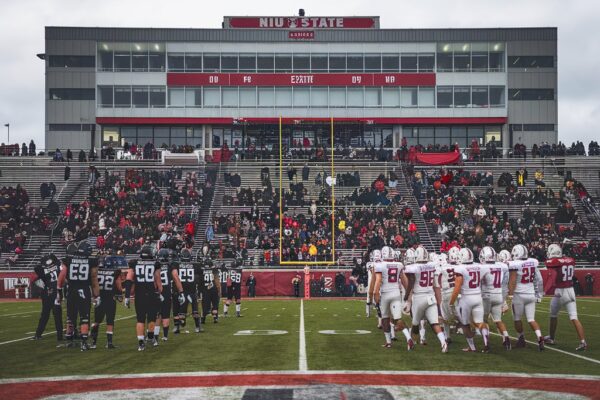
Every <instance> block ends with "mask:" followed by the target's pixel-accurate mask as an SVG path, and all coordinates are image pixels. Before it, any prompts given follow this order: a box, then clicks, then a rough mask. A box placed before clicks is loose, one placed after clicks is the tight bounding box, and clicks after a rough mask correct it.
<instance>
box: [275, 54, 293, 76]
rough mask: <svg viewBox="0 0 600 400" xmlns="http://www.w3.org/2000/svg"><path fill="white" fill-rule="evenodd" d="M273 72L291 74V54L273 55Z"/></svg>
mask: <svg viewBox="0 0 600 400" xmlns="http://www.w3.org/2000/svg"><path fill="white" fill-rule="evenodd" d="M275 72H292V55H291V54H275Z"/></svg>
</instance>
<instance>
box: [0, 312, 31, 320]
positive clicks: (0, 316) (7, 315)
mask: <svg viewBox="0 0 600 400" xmlns="http://www.w3.org/2000/svg"><path fill="white" fill-rule="evenodd" d="M36 312H39V311H27V312H21V313H16V314H3V315H0V318H2V317H14V316H15V315H24V314H34V313H36Z"/></svg>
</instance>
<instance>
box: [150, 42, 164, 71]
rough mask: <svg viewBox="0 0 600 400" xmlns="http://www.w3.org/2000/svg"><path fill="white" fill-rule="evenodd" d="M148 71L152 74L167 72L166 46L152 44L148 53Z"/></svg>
mask: <svg viewBox="0 0 600 400" xmlns="http://www.w3.org/2000/svg"><path fill="white" fill-rule="evenodd" d="M148 66H149V68H148V70H149V71H150V72H164V71H165V45H164V44H161V43H151V44H150V51H149V53H148Z"/></svg>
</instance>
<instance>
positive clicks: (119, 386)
mask: <svg viewBox="0 0 600 400" xmlns="http://www.w3.org/2000/svg"><path fill="white" fill-rule="evenodd" d="M55 379H57V380H52V378H40V380H35V379H26V381H25V382H23V381H21V382H18V380H6V381H5V382H6V383H0V398H5V399H13V400H19V399H39V398H43V397H46V396H51V395H69V394H83V393H90V392H102V391H106V390H124V391H129V390H136V389H150V388H157V389H158V388H194V387H199V388H206V387H227V386H229V387H235V386H240V385H241V386H245V387H248V386H249V387H261V386H264V387H268V386H280V387H281V386H290V387H292V386H295V387H298V386H299V387H302V386H311V385H328V384H330V385H348V386H358V385H361V386H418V387H453V388H461V387H462V388H500V389H501V388H510V389H525V390H535V391H545V392H554V393H556V392H559V393H569V394H575V395H580V396H585V397H587V398H590V399H600V378H596V377H589V378H588V377H583V376H576V377H572V378H565V377H560V376H557V377H552V376H550V375H534V374H532V375H528V374H504V375H493V374H476V373H446V374H439V375H438V374H436V373H431V372H424V373H419V372H407V373H402V372H398V373H391V372H381V373H376V372H373V371H370V372H360V373H359V372H352V373H341V372H331V373H328V372H324V371H323V372H314V371H311V373H294V372H282V373H273V372H266V373H264V374H261V373H260V372H256V373H223V374H218V373H217V374H215V373H205V374H202V373H198V374H158V375H155V376H153V375H148V374H144V375H139V376H136V375H130V376H123V377H113V376H110V377H109V376H107V377H101V376H98V377H90V378H85V377H74V378H73V379H70V378H60V377H59V378H55Z"/></svg>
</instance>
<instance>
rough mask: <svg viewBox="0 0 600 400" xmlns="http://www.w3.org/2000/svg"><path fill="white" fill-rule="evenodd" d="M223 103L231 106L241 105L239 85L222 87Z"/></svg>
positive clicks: (224, 105) (225, 105)
mask: <svg viewBox="0 0 600 400" xmlns="http://www.w3.org/2000/svg"><path fill="white" fill-rule="evenodd" d="M221 105H222V106H223V107H229V108H231V107H235V108H237V107H238V106H239V94H238V88H237V87H224V88H223V89H221Z"/></svg>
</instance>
